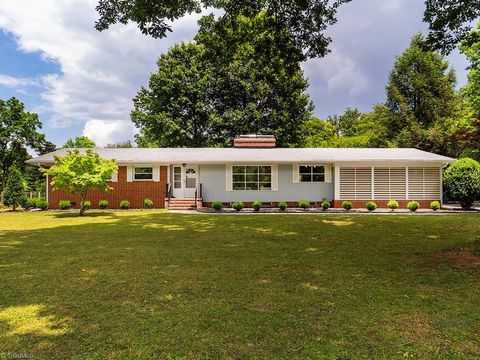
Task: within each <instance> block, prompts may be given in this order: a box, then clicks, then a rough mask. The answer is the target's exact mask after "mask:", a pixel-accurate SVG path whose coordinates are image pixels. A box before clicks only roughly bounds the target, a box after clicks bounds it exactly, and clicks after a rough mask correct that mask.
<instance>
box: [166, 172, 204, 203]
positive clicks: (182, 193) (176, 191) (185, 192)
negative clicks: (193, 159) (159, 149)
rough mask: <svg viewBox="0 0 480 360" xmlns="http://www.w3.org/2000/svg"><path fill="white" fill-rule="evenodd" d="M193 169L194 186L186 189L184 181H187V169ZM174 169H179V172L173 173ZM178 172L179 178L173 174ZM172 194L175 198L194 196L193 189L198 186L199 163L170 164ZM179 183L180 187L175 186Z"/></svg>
mask: <svg viewBox="0 0 480 360" xmlns="http://www.w3.org/2000/svg"><path fill="white" fill-rule="evenodd" d="M190 168H192V169H194V170H195V175H196V176H195V178H196V182H195V188H191V189H187V187H186V182H187V174H186V172H187V169H190ZM175 169H180V172H178V170H177V173H175ZM176 174H177V175H178V174H180V180H178V178H177V179H176V178H175V175H176ZM171 181H172V196H173V197H175V198H179V199H182V198H194V197H195V189H196V188H197V187H198V183H199V181H200V166H199V165H193V164H192V165H190V164H175V165H172V178H171ZM178 185H180V187H175V186H178Z"/></svg>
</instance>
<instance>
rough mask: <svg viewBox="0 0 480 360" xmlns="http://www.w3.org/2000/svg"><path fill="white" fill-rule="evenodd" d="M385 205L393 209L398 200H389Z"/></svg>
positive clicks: (396, 206)
mask: <svg viewBox="0 0 480 360" xmlns="http://www.w3.org/2000/svg"><path fill="white" fill-rule="evenodd" d="M387 206H388V207H389V208H390V209H392V211H393V210H395V209H398V201H397V200H390V201H389V202H388V204H387Z"/></svg>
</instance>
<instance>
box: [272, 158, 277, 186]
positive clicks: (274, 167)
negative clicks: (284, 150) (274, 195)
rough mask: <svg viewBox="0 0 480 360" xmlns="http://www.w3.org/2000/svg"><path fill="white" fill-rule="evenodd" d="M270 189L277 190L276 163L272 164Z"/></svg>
mask: <svg viewBox="0 0 480 360" xmlns="http://www.w3.org/2000/svg"><path fill="white" fill-rule="evenodd" d="M272 191H278V164H273V165H272Z"/></svg>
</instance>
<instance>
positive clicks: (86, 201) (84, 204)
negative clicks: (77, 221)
mask: <svg viewBox="0 0 480 360" xmlns="http://www.w3.org/2000/svg"><path fill="white" fill-rule="evenodd" d="M83 207H84V208H85V210H90V208H91V207H92V203H91V202H90V201H88V200H85V201H84V202H83Z"/></svg>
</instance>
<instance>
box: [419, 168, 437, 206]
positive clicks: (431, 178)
mask: <svg viewBox="0 0 480 360" xmlns="http://www.w3.org/2000/svg"><path fill="white" fill-rule="evenodd" d="M440 171H441V170H440V168H424V169H423V182H424V185H423V196H424V199H428V200H439V199H440V198H441V194H440V193H441V187H440V178H441V177H440Z"/></svg>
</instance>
